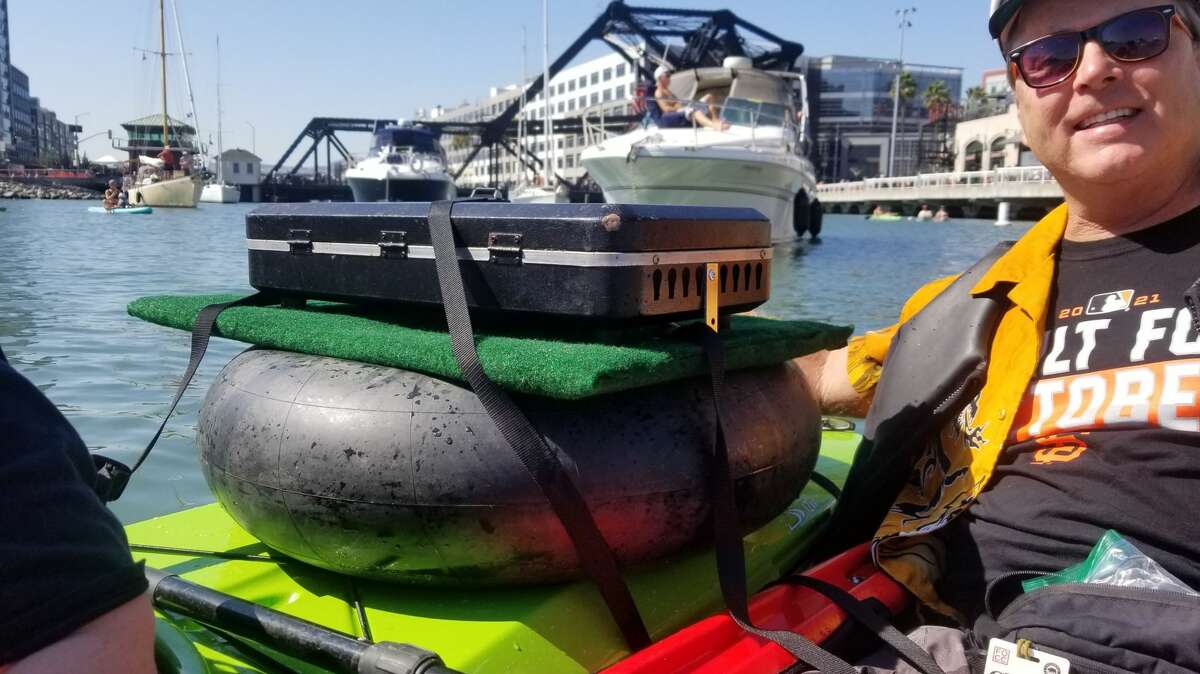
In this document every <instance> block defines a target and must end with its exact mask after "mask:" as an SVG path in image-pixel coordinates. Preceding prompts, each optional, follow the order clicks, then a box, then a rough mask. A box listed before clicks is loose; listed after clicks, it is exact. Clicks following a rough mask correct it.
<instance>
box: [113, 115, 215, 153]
mask: <svg viewBox="0 0 1200 674" xmlns="http://www.w3.org/2000/svg"><path fill="white" fill-rule="evenodd" d="M162 119H163V118H162V115H146V116H145V117H139V118H138V119H134V120H131V121H128V122H124V123H122V124H121V128H122V129H125V136H126V137H125V139H123V140H122V139H118V140H114V141H113V145H114V146H115V147H116V148H117V149H118V150H124V151H126V152H128V153H129V156H130V157H133V156H134V155H137V156H141V157H157V156H158V154H159V153H160V152H162V148H163V137H162V136H163V123H162ZM167 126H168V127H169V128H168V133H169V134H170V140H171V148H172V150H174V151H176V154H178V153H179V151H182V152H186V153H188V154H192V155H195V154H198V152H197V145H196V129H195V128H194V127H193V126H192V125H190V124H187V123H186V122H181V121H179V120H178V119H175V118H174V117H168V118H167Z"/></svg>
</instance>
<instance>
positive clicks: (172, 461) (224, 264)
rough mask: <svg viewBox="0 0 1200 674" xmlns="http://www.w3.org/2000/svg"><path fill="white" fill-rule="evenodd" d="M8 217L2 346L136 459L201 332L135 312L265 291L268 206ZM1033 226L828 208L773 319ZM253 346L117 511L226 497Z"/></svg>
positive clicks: (938, 264) (846, 301) (100, 446)
mask: <svg viewBox="0 0 1200 674" xmlns="http://www.w3.org/2000/svg"><path fill="white" fill-rule="evenodd" d="M5 205H6V206H7V208H8V211H7V212H6V213H0V251H3V253H4V259H3V261H2V262H0V348H3V349H4V352H5V353H6V354H7V356H8V358H9V360H10V361H11V362H12V363H13V365H14V366H15V367H16V368H17V370H18V371H20V372H21V373H23V374H24V375H25V376H26V377H28V378H29V379H30V380H32V381H33V382H34V383H35V384H36V385H37V386H38V387H39V388H40V389H41V390H42V391H44V392H45V393H46V395H47V396H49V397H50V399H51V400H53V401H54V403H55V404H57V405H58V407H59V409H61V410H62V412H63V414H65V415H66V417H67V418H68V419H69V420H70V421H71V423H72V424H74V426H75V428H76V429H77V430H78V431H79V433H80V435H81V436H82V437H83V439H84V441H85V442H86V443H87V444H88V446H89V448H91V449H92V450H95V451H99V450H103V451H104V452H105V453H106V454H108V455H110V456H112V457H113V458H116V459H118V460H122V461H127V462H132V461H134V460H135V459H136V457H137V455H138V453H139V452H140V451H141V449H142V448H143V447H144V446H145V443H146V442H147V441H148V440H149V439H150V437H151V436H152V435H153V433H154V430H155V428H156V427H157V425H158V423H159V420H160V419H161V418H162V415H163V414H164V413H165V412H166V408H167V405H168V403H169V401H170V399H171V396H172V394H173V392H174V389H175V387H176V385H177V384H178V382H179V378H180V375H181V374H182V372H183V369H184V366H185V365H186V364H187V359H188V351H189V346H188V345H189V336H188V335H187V334H186V333H184V332H181V331H178V330H170V329H167V328H162V327H158V326H155V325H151V324H149V323H145V322H142V321H140V320H137V319H134V318H132V317H130V316H129V315H127V314H126V313H125V306H126V305H127V304H128V303H129V302H130V301H131V300H133V299H136V298H138V297H141V296H144V295H152V294H167V293H217V292H247V293H248V292H249V291H250V287H249V285H248V282H247V268H246V255H245V230H244V216H245V214H246V213H247V212H248V211H250V210H251V209H252V208H254V205H253V204H238V205H220V204H200V207H199V208H195V209H156V211H155V213H154V214H152V215H135V216H124V217H120V216H109V215H105V214H95V213H88V212H86V207H87V206H89V205H93V204H89V203H85V202H77V201H8V202H6V204H5ZM1028 227H1029V223H1019V224H1016V225H1013V226H1010V227H994V226H992V223H991V222H990V221H981V220H955V221H950V222H947V223H941V224H934V223H928V222H915V221H900V222H872V221H868V220H865V219H864V218H863V217H862V216H847V215H828V216H826V217H825V224H824V231H823V233H822V237H821V239H822V242H821V243H819V244H813V243H810V242H807V241H805V242H803V243H790V244H784V245H779V246H776V247H775V252H774V255H775V257H774V267H773V271H772V279H771V280H772V289H771V301H770V302H769V303H768V304H767V305H766V306H765V307H764V308H763V309H762V313H764V314H766V315H769V316H773V317H778V318H807V319H816V320H823V321H829V322H834V323H846V324H853V325H854V326H855V329H856V332H861V331H863V330H870V329H874V328H879V327H882V326H885V325H888V324H889V323H891V322H892V321H893V320H895V317H896V314H897V313H898V312H899V310H900V306H901V304H902V303H903V301H904V300H905V298H907V297H908V295H909V294H910V293H911V292H912V291H913V290H915V289H916V288H917V287H919V286H920V285H921V284H922V283H924V282H926V281H928V280H931V279H934V278H936V277H939V276H942V275H946V274H952V273H955V272H957V271H961V270H963V269H964V268H966V267H967V266H969V265H970V264H971V263H972V262H973V261H975V260H976V259H978V258H979V257H980V256H981V255H982V254H983V253H984V252H986V251H987V250H988V249H989V248H991V246H992V245H993V244H994V243H996V242H997V241H1001V240H1004V239H1010V238H1016V237H1018V236H1020V234H1021V233H1023V232H1024V231H1025V230H1026V229H1027V228H1028ZM243 348H245V345H243V344H239V343H236V342H231V341H229V340H224V339H214V340H213V343H212V345H211V346H210V347H209V352H208V356H207V357H206V359H205V362H204V363H203V364H202V365H201V367H200V370H199V372H198V373H197V375H196V378H195V381H194V382H193V384H192V387H191V388H190V389H189V391H188V393H187V395H186V396H185V397H184V399H183V401H182V402H181V403H180V406H179V410H178V411H177V412H176V414H175V416H174V417H173V418H172V419H171V421H170V423H169V424H167V428H166V431H165V432H164V434H163V437H162V439H161V440H160V441H159V444H158V447H157V448H156V449H155V450H154V453H153V455H152V456H151V458H150V459H149V461H148V462H147V463H146V465H145V466H144V467H143V468H142V469H141V470H140V471H139V472H138V475H137V476H136V477H135V479H134V481H133V483H131V485H130V487H129V490H128V491H127V492H126V494H125V496H124V497H123V498H122V499H121V500H120V501H119V502H117V503H116V504H114V506H113V509H114V510H115V511H116V513H117V514H118V516H119V517H120V518H121V519H122V520H123V521H125V522H132V521H136V520H139V519H143V518H146V517H150V516H154V515H161V514H165V513H169V512H173V511H176V510H180V509H182V508H185V507H189V506H192V505H198V504H201V503H207V502H209V501H211V500H212V496H211V495H210V494H209V492H208V489H207V487H206V485H205V483H204V479H203V477H202V476H201V474H200V469H199V466H198V464H197V459H196V450H195V445H194V442H193V435H194V432H195V426H196V415H197V410H198V409H199V406H200V401H201V399H202V398H203V395H204V392H205V390H206V389H207V388H208V385H209V384H210V383H211V382H212V380H213V377H214V376H215V375H216V373H217V372H218V371H219V370H220V369H221V367H222V366H223V365H224V364H225V363H226V362H228V361H229V360H230V359H231V358H232V357H233V356H234V355H236V354H237V353H238V352H239V351H241V350H242V349H243Z"/></svg>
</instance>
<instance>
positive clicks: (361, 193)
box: [346, 176, 458, 201]
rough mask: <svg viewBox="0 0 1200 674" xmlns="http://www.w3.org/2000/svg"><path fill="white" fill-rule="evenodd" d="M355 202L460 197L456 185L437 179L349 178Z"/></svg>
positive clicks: (432, 199)
mask: <svg viewBox="0 0 1200 674" xmlns="http://www.w3.org/2000/svg"><path fill="white" fill-rule="evenodd" d="M346 182H348V183H350V191H351V192H353V193H354V200H355V201H440V200H442V199H453V198H454V197H456V196H457V195H458V190H457V189H456V188H455V187H454V183H453V182H451V181H449V180H443V179H437V178H388V179H386V180H383V179H379V178H356V177H349V176H348V177H347V178H346Z"/></svg>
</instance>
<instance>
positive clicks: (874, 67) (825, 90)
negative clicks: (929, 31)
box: [807, 55, 962, 182]
mask: <svg viewBox="0 0 1200 674" xmlns="http://www.w3.org/2000/svg"><path fill="white" fill-rule="evenodd" d="M904 69H905V70H906V71H908V72H909V73H911V74H912V75H913V79H914V80H915V82H916V93H915V94H914V95H913V96H912V97H911V98H909V99H908V100H906V101H904V103H903V105H902V106H901V109H900V119H899V126H898V130H897V143H896V150H897V152H896V165H895V175H913V174H916V173H918V172H922V171H928V170H930V168H931V167H930V166H928V165H927V164H929V163H930V157H932V156H933V153H934V150H933V149H932V148H934V146H938V145H939V144H941V143H943V142H945V141H946V139H945V138H944V136H945V135H946V133H947V131H946V129H947V126H948V124H947V120H937V119H936V118H938V117H939V115H937V114H933V115H931V114H930V111H929V110H928V109H926V107H925V103H924V94H925V91H926V89H928V88H929V85H930V84H932V83H934V82H937V81H941V82H943V83H945V85H946V89H947V90H948V92H949V94H950V104H951V107H952V108H953V107H956V106H957V105H958V102H959V97H960V92H961V90H962V69H961V68H946V67H940V66H928V65H917V64H907V63H906V64H905V65H904ZM807 76H808V86H809V100H810V101H811V103H810V107H811V109H812V134H813V138H814V140H815V145H814V151H813V161H814V163H815V164H816V166H817V174H818V177H819V178H820V179H821V180H823V181H825V182H837V181H840V180H858V179H862V178H873V177H877V176H881V175H886V174H887V172H888V158H889V152H890V148H891V130H892V105H893V103H892V100H893V99H892V83H893V82H894V81H895V78H896V62H895V61H889V60H885V59H873V58H863V57H858V56H836V55H835V56H823V57H819V58H814V59H810V60H809V62H808V68H807ZM931 120H934V121H931ZM948 132H949V135H950V141H951V142H952V137H953V132H954V129H953V126H952V125H949V126H948ZM939 151H940V147H939Z"/></svg>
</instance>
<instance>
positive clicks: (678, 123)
mask: <svg viewBox="0 0 1200 674" xmlns="http://www.w3.org/2000/svg"><path fill="white" fill-rule="evenodd" d="M671 72H672V71H671V69H670V68H668V67H667V66H659V67H658V68H657V69H655V71H654V80H655V82H656V83H657V87H656V88H655V90H654V101H653V102H652V103H651V104H649V107H650V110H649V114H650V117H651V118H652V119H653V120H654V121H655V123H656V124H657V125H658V126H659V127H660V128H664V129H672V128H681V127H686V126H688V125H689V124H691V123H695V124H697V125H698V126H702V127H705V128H707V129H715V130H717V131H724V130H725V129H728V128H729V122H726V121H725V120H723V119H721V118H720V116H719V115H718V114H717V110H716V106H715V99H714V98H713V97H712V95H711V94H705V95H704V96H703V97H702V98H701V99H700V103H704V104H705V109H704V110H701V109H700V108H699V106H698V105H697V104H691V103H688V102H686V101H681V100H679V99H678V98H676V97H675V94H673V93H671ZM655 111H657V114H655Z"/></svg>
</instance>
